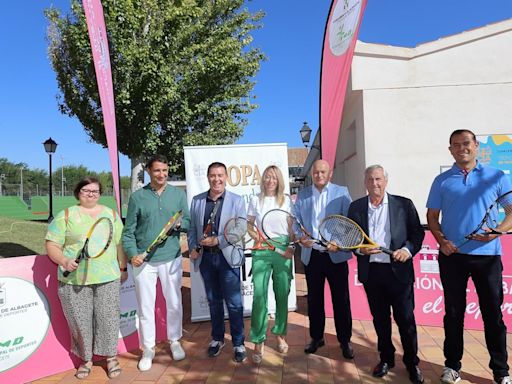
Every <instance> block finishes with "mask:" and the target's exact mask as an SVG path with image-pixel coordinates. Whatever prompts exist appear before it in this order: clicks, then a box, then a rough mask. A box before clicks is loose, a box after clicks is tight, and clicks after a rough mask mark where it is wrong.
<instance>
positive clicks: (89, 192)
mask: <svg viewBox="0 0 512 384" xmlns="http://www.w3.org/2000/svg"><path fill="white" fill-rule="evenodd" d="M80 192H82V193H83V194H84V195H93V196H99V194H100V191H99V190H98V189H81V190H80Z"/></svg>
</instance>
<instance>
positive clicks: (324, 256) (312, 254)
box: [294, 160, 354, 359]
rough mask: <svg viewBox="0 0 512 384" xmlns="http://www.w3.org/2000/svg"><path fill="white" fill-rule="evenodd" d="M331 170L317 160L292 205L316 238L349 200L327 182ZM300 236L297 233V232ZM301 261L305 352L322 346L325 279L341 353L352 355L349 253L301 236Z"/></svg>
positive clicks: (345, 192)
mask: <svg viewBox="0 0 512 384" xmlns="http://www.w3.org/2000/svg"><path fill="white" fill-rule="evenodd" d="M331 176H332V171H331V169H330V167H329V163H327V162H326V161H325V160H317V161H315V163H314V164H313V167H312V169H311V178H312V179H313V185H312V186H309V187H307V188H305V189H303V190H302V191H300V192H299V195H298V197H297V202H296V204H295V208H294V210H295V214H296V215H297V217H298V218H299V220H300V221H301V223H302V224H303V225H304V227H305V228H306V230H307V231H308V232H309V233H310V234H311V235H312V237H313V238H316V239H318V238H319V234H318V226H319V224H320V222H321V221H322V219H323V218H324V217H326V216H328V215H334V214H337V215H340V214H341V215H346V214H347V212H348V207H349V205H350V202H351V201H352V199H351V198H350V194H349V193H348V189H347V188H346V187H342V186H339V185H336V184H332V183H330V182H329V180H330V179H331ZM297 235H298V236H300V235H299V234H297ZM300 244H301V248H302V251H301V260H302V262H303V263H304V270H305V272H306V282H307V285H308V317H309V334H310V336H311V341H310V343H309V344H308V345H306V348H305V349H304V352H305V353H315V352H316V350H317V349H318V348H319V347H321V346H323V345H325V341H324V330H325V309H324V286H325V280H326V279H327V282H328V283H329V287H330V289H331V299H332V305H333V309H334V324H335V327H336V335H337V338H338V341H339V343H340V346H341V349H342V354H343V356H344V357H345V358H347V359H352V358H354V350H353V348H352V344H351V343H350V338H351V337H352V313H351V311H350V296H349V290H348V265H347V260H349V259H350V258H352V254H351V253H350V252H341V251H339V250H337V248H336V247H334V246H332V245H328V247H327V248H325V247H323V246H320V245H318V244H315V243H314V242H313V241H311V240H307V239H302V240H301V242H300Z"/></svg>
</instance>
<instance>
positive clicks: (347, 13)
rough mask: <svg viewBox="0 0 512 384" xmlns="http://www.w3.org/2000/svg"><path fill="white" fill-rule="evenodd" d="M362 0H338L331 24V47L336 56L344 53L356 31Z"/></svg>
mask: <svg viewBox="0 0 512 384" xmlns="http://www.w3.org/2000/svg"><path fill="white" fill-rule="evenodd" d="M361 5H362V1H361V0H338V2H337V3H336V6H335V7H334V11H333V13H332V16H331V23H330V25H329V48H330V49H331V52H332V54H333V55H335V56H341V55H343V54H344V53H345V52H346V51H347V49H348V47H349V46H350V43H351V41H352V38H353V37H354V34H355V33H356V28H357V22H358V20H359V15H360V13H361Z"/></svg>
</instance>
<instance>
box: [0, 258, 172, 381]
mask: <svg viewBox="0 0 512 384" xmlns="http://www.w3.org/2000/svg"><path fill="white" fill-rule="evenodd" d="M129 268H130V269H129V278H128V280H127V281H125V282H124V283H123V284H122V285H121V311H120V315H119V316H120V319H121V327H120V332H119V343H118V352H119V353H122V352H126V351H133V350H136V349H137V348H138V347H139V337H138V333H137V328H138V318H137V300H136V297H135V286H134V283H133V280H132V273H131V266H129ZM57 288H58V280H57V266H56V265H55V264H54V263H53V262H51V261H50V259H49V258H48V257H47V256H45V255H41V256H23V257H12V258H5V259H0V383H9V384H18V383H26V382H30V381H32V380H36V379H39V378H41V377H45V376H49V375H54V374H56V373H59V372H62V371H65V370H68V369H72V368H74V367H76V366H78V364H79V359H78V358H77V357H76V356H74V355H72V354H71V353H70V352H69V348H70V336H69V328H68V325H67V322H66V319H65V317H64V314H63V312H62V308H61V305H60V301H59V297H58V296H57ZM156 311H157V312H156V313H157V315H156V316H157V321H156V326H157V329H156V330H157V340H158V341H161V340H165V339H166V338H167V337H166V331H165V329H166V328H165V313H166V311H165V302H164V300H163V296H162V294H161V290H160V288H159V289H158V290H157V304H156ZM48 356H51V358H48ZM105 378H106V376H105Z"/></svg>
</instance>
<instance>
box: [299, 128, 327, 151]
mask: <svg viewBox="0 0 512 384" xmlns="http://www.w3.org/2000/svg"><path fill="white" fill-rule="evenodd" d="M299 132H300V138H301V139H302V143H303V144H304V146H305V147H306V148H307V147H308V144H309V140H310V139H311V128H309V125H308V123H307V121H305V122H304V123H303V124H302V128H301V129H300V131H299ZM318 135H319V136H320V128H319V129H318ZM319 139H320V145H315V144H314V140H313V144H311V149H317V150H318V152H319V153H320V158H321V157H322V141H321V140H322V139H321V137H319Z"/></svg>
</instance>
